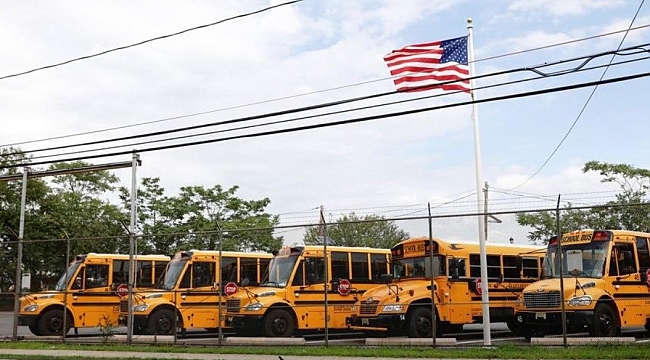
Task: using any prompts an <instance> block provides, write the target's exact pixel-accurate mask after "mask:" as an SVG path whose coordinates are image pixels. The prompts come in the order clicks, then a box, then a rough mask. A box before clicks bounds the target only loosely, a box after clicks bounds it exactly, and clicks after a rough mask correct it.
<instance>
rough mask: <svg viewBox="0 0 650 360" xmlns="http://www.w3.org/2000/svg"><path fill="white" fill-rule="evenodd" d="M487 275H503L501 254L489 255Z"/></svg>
mask: <svg viewBox="0 0 650 360" xmlns="http://www.w3.org/2000/svg"><path fill="white" fill-rule="evenodd" d="M487 276H488V277H489V278H498V277H499V276H501V256H499V255H487Z"/></svg>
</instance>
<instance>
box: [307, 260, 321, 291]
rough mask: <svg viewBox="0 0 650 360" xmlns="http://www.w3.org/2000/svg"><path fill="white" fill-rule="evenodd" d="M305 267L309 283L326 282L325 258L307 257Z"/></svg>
mask: <svg viewBox="0 0 650 360" xmlns="http://www.w3.org/2000/svg"><path fill="white" fill-rule="evenodd" d="M305 267H306V269H305V273H306V275H307V285H313V284H322V283H324V282H325V279H324V276H325V260H324V259H323V258H307V259H305Z"/></svg>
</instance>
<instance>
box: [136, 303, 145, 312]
mask: <svg viewBox="0 0 650 360" xmlns="http://www.w3.org/2000/svg"><path fill="white" fill-rule="evenodd" d="M147 309H149V304H138V305H136V306H134V307H133V312H143V311H147Z"/></svg>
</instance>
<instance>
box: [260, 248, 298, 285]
mask: <svg viewBox="0 0 650 360" xmlns="http://www.w3.org/2000/svg"><path fill="white" fill-rule="evenodd" d="M297 260H298V256H297V255H289V256H276V257H274V258H273V259H271V263H270V264H269V271H268V273H267V276H266V277H265V278H264V281H263V282H262V286H272V287H279V288H281V287H285V286H287V284H288V283H289V278H290V277H291V273H292V272H293V268H294V267H295V265H296V261H297Z"/></svg>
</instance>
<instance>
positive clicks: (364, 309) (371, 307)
mask: <svg viewBox="0 0 650 360" xmlns="http://www.w3.org/2000/svg"><path fill="white" fill-rule="evenodd" d="M378 306H379V300H374V301H372V302H370V303H363V304H361V307H360V308H359V314H360V315H374V314H375V312H377V307H378Z"/></svg>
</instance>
